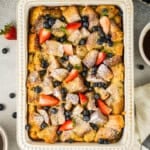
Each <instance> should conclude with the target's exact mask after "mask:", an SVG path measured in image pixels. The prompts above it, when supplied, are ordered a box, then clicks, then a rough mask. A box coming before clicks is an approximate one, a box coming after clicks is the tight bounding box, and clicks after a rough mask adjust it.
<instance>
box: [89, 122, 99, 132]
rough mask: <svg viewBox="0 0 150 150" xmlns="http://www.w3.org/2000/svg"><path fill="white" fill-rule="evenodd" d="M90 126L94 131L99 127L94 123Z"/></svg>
mask: <svg viewBox="0 0 150 150" xmlns="http://www.w3.org/2000/svg"><path fill="white" fill-rule="evenodd" d="M90 126H91V127H92V129H93V130H96V131H97V130H98V126H97V125H96V124H94V123H90Z"/></svg>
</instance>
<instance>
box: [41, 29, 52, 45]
mask: <svg viewBox="0 0 150 150" xmlns="http://www.w3.org/2000/svg"><path fill="white" fill-rule="evenodd" d="M50 37H51V32H50V30H48V29H45V28H42V29H41V30H40V32H39V41H40V44H42V43H44V42H45V41H46V40H48V39H49V38H50Z"/></svg>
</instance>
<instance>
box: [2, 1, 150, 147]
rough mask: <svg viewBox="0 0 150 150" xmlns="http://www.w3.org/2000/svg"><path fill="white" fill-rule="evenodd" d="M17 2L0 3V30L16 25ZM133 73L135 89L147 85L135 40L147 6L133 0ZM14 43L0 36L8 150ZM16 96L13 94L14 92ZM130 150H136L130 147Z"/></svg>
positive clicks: (147, 72) (149, 76)
mask: <svg viewBox="0 0 150 150" xmlns="http://www.w3.org/2000/svg"><path fill="white" fill-rule="evenodd" d="M16 2H17V0H0V28H1V27H3V25H4V24H6V23H8V22H11V21H13V22H16V18H15V15H16V14H15V12H16ZM134 9H135V11H134V12H135V14H134V19H135V21H134V27H135V28H134V47H135V48H134V54H135V55H134V56H135V64H134V68H135V69H134V72H135V87H137V86H140V85H143V84H145V83H148V82H150V67H148V66H147V65H146V64H145V63H144V61H143V60H142V58H141V56H140V54H139V49H138V41H139V35H140V32H141V30H142V29H143V27H144V26H145V25H146V24H147V23H148V22H150V6H146V5H145V4H143V3H141V2H139V0H134ZM16 44H17V42H16V41H6V40H4V39H3V38H2V37H0V103H3V104H5V106H6V109H5V110H4V111H2V112H0V125H1V126H3V128H4V129H5V130H6V132H7V134H8V138H9V150H18V149H19V148H18V147H17V144H16V120H15V119H13V118H12V117H11V115H12V113H13V112H14V111H16V105H17V104H16V99H17V97H16V98H15V99H10V98H9V93H10V92H17V86H16V85H17V84H16V81H17V78H18V77H17V76H16V65H17V61H16V59H17V58H16V53H17V49H16ZM4 47H8V48H9V49H10V52H9V53H8V54H7V55H4V54H2V53H1V49H2V48H4ZM137 64H143V65H144V66H145V69H144V70H142V71H141V70H138V69H137V68H136V65H137ZM16 94H17V93H16ZM134 150H137V149H135V148H134Z"/></svg>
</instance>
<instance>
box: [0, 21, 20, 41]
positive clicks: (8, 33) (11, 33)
mask: <svg viewBox="0 0 150 150" xmlns="http://www.w3.org/2000/svg"><path fill="white" fill-rule="evenodd" d="M0 35H4V37H5V38H6V39H7V40H16V39H17V33H16V27H15V26H14V25H12V24H7V25H5V26H4V29H1V30H0Z"/></svg>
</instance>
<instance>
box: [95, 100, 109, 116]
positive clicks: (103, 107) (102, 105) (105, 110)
mask: <svg viewBox="0 0 150 150" xmlns="http://www.w3.org/2000/svg"><path fill="white" fill-rule="evenodd" d="M97 102H98V107H99V109H100V111H101V112H102V113H103V114H104V115H109V114H110V113H111V112H112V109H111V108H110V107H108V106H107V105H106V104H105V103H104V102H103V101H102V100H100V99H99V100H98V101H97Z"/></svg>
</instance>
